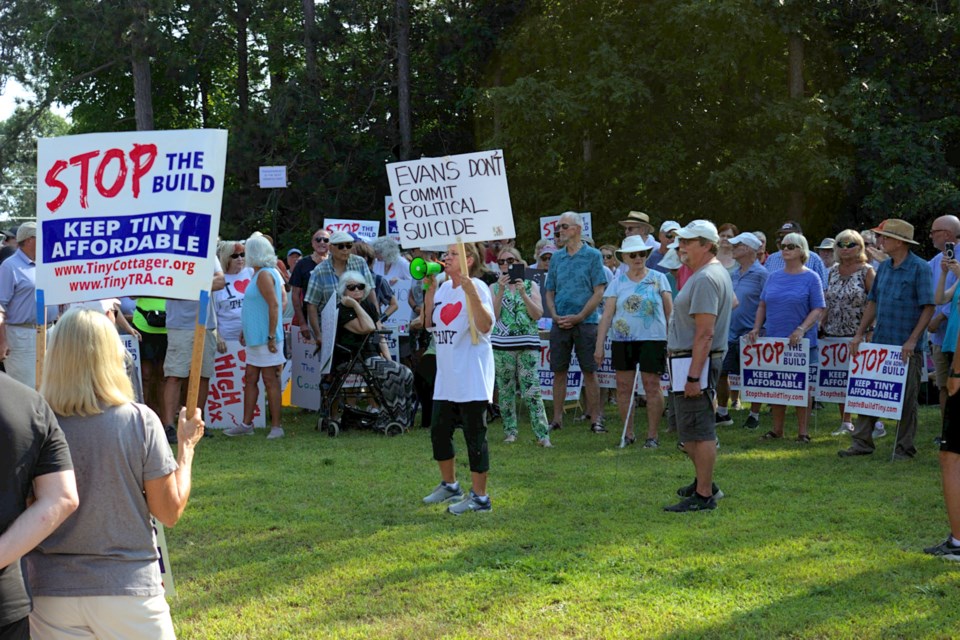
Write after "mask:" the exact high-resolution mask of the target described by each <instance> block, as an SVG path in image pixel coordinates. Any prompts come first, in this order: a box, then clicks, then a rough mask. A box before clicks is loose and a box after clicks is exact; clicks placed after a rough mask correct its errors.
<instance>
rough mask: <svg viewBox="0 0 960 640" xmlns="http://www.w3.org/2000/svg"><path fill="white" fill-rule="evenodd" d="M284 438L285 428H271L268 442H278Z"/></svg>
mask: <svg viewBox="0 0 960 640" xmlns="http://www.w3.org/2000/svg"><path fill="white" fill-rule="evenodd" d="M282 437H283V427H271V428H270V433H269V434H267V440H277V439H279V438H282Z"/></svg>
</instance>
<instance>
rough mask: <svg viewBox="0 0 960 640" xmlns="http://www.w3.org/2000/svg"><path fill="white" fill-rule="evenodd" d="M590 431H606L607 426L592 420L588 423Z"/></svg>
mask: <svg viewBox="0 0 960 640" xmlns="http://www.w3.org/2000/svg"><path fill="white" fill-rule="evenodd" d="M590 431H593V432H594V433H607V428H606V427H604V426H603V423H601V422H594V423H593V424H591V425H590Z"/></svg>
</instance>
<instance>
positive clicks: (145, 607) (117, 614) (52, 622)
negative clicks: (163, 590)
mask: <svg viewBox="0 0 960 640" xmlns="http://www.w3.org/2000/svg"><path fill="white" fill-rule="evenodd" d="M30 633H31V635H32V636H33V638H34V640H60V639H61V638H90V640H94V639H96V638H99V639H101V640H139V639H140V638H143V640H175V639H176V635H175V634H174V632H173V621H172V620H171V619H170V607H169V605H167V600H166V599H165V598H164V597H163V596H162V595H159V596H82V597H61V596H56V597H55V596H34V597H33V613H31V614H30Z"/></svg>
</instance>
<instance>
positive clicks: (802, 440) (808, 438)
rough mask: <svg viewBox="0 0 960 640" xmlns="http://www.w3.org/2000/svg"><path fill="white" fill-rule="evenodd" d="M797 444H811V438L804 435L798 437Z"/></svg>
mask: <svg viewBox="0 0 960 640" xmlns="http://www.w3.org/2000/svg"><path fill="white" fill-rule="evenodd" d="M797 442H803V443H807V444H809V443H810V436H808V435H806V434H804V435H802V436H797Z"/></svg>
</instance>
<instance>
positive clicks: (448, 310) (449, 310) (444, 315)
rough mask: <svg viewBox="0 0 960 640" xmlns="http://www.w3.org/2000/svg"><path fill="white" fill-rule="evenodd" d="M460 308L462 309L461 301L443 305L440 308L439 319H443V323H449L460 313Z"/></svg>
mask: <svg viewBox="0 0 960 640" xmlns="http://www.w3.org/2000/svg"><path fill="white" fill-rule="evenodd" d="M461 309H463V303H462V302H458V303H457V304H448V305H446V306H444V307H443V309H440V320H441V321H443V324H450V323H451V322H453V321H454V320H455V319H456V318H457V316H458V315H460V310H461Z"/></svg>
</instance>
